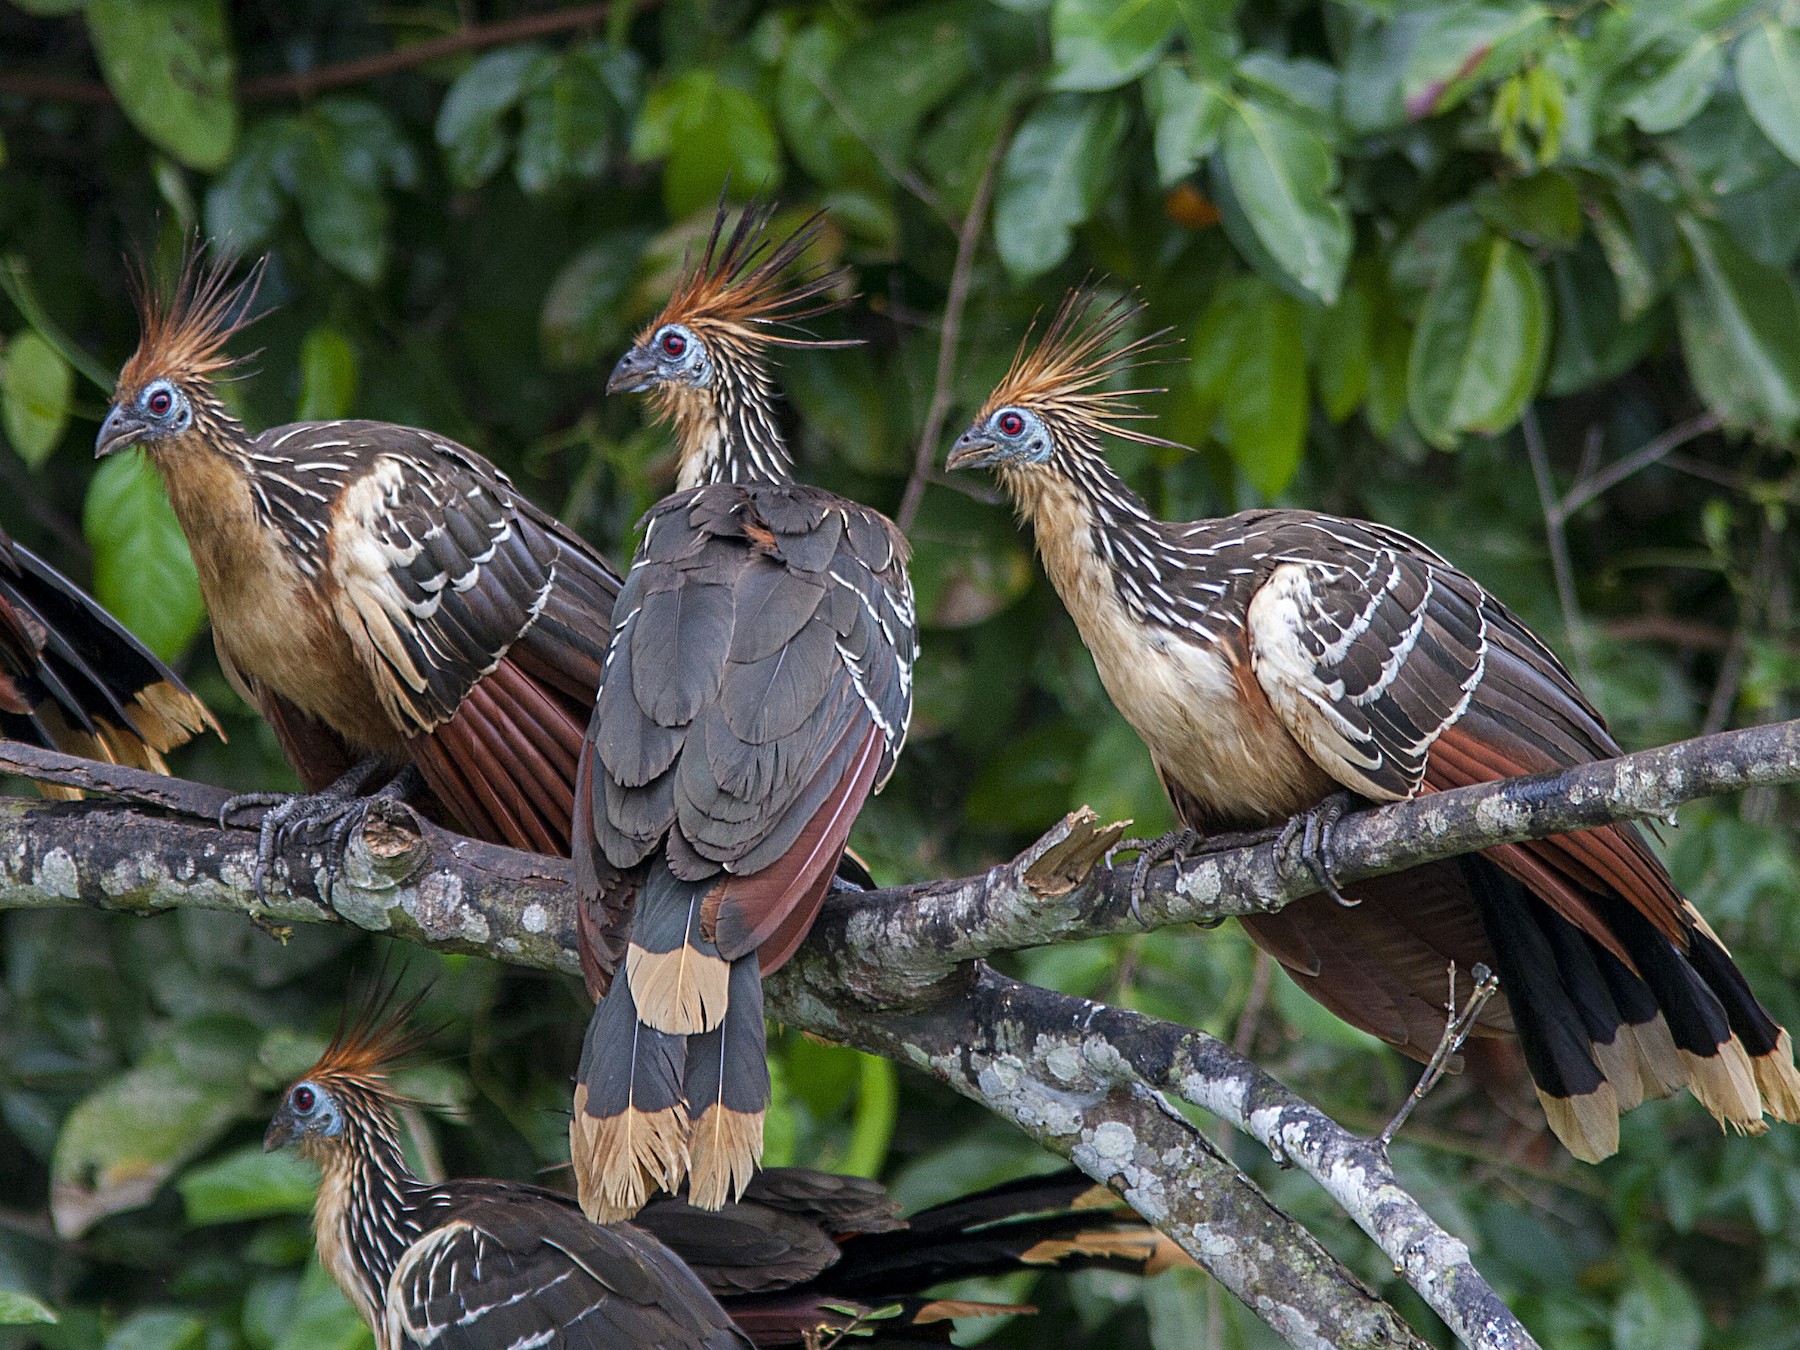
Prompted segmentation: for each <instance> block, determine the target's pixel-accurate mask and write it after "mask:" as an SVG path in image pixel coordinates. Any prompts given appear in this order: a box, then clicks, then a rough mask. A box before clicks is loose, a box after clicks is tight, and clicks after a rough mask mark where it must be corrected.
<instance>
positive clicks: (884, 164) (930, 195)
mask: <svg viewBox="0 0 1800 1350" xmlns="http://www.w3.org/2000/svg"><path fill="white" fill-rule="evenodd" d="M806 78H807V79H809V80H811V81H812V87H813V88H814V89H816V90H818V91H819V96H820V97H821V98H823V99H824V100H825V101H826V102H827V103H829V104H830V105H831V110H832V111H833V112H834V113H836V114H837V115H838V120H839V121H841V122H842V123H843V124H844V125H845V126H846V127H848V128H849V129H850V134H851V135H852V136H854V137H856V139H857V140H859V141H861V142H862V144H863V149H865V150H867V151H868V152H869V153H870V154H871V155H873V156H875V162H876V163H877V164H879V165H881V169H882V172H883V173H885V174H887V176H888V177H889V178H892V179H893V180H894V181H895V182H896V183H898V184H899V185H900V186H901V187H903V188H905V189H906V190H907V191H908V192H910V193H912V195H913V196H915V197H917V198H918V199H919V201H920V202H922V203H923V204H924V205H925V206H926V207H927V208H929V209H930V210H931V211H933V212H935V213H936V215H937V216H938V218H939V219H940V220H942V221H943V222H944V224H946V225H949V226H951V227H952V228H954V227H955V222H953V221H952V220H951V219H950V213H949V212H948V211H947V210H945V209H944V202H943V199H942V198H941V197H939V196H938V195H937V193H935V192H933V191H932V190H931V184H929V183H927V182H926V181H925V180H924V179H923V178H921V177H919V175H918V174H916V173H914V172H913V171H912V170H911V169H909V168H907V167H906V165H904V164H902V163H900V161H899V160H897V159H895V158H894V157H893V156H892V155H891V154H889V153H888V151H887V147H886V146H884V145H882V144H881V142H880V141H878V140H876V139H875V137H874V136H872V135H871V134H870V133H869V130H868V128H866V127H864V126H863V124H862V123H861V122H860V121H858V120H857V117H856V114H855V113H853V112H851V111H850V105H849V104H847V103H845V102H844V98H843V95H842V94H840V93H838V91H837V90H835V89H833V88H832V87H831V85H830V84H828V83H827V82H826V81H825V79H824V77H823V76H822V75H821V74H820V73H819V72H818V71H817V70H808V71H807V72H806Z"/></svg>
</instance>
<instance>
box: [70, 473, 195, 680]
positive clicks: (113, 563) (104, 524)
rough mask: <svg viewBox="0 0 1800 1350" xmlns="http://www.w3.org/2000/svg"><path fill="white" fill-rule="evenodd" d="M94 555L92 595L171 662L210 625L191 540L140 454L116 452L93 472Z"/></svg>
mask: <svg viewBox="0 0 1800 1350" xmlns="http://www.w3.org/2000/svg"><path fill="white" fill-rule="evenodd" d="M81 527H82V533H84V534H85V535H86V536H87V541H88V545H89V547H91V548H92V549H93V551H94V594H95V595H96V596H98V597H99V599H100V603H101V604H103V605H105V606H106V607H107V609H109V610H111V611H112V613H113V614H114V615H115V616H116V617H117V618H118V619H119V621H120V622H121V623H123V624H124V625H125V626H126V627H127V628H129V629H131V631H132V632H134V633H136V634H137V635H138V636H139V637H140V638H142V639H143V640H144V642H145V643H146V644H148V645H149V647H150V649H151V650H152V651H154V652H156V653H157V655H159V656H161V657H162V658H163V659H165V660H170V661H172V660H174V659H175V658H176V657H177V656H179V655H180V654H181V653H182V652H183V651H185V650H186V649H187V645H188V644H189V643H190V642H192V641H193V640H194V638H195V637H197V636H198V635H199V632H200V629H201V627H202V626H203V625H204V624H205V622H206V606H205V605H204V604H203V603H202V602H201V599H200V579H199V577H198V575H197V574H196V573H195V571H194V560H193V557H192V556H191V555H190V554H189V553H188V546H187V537H186V536H185V535H183V534H182V532H181V526H180V524H179V523H178V522H177V521H176V519H175V512H174V510H173V509H172V508H171V507H170V506H169V499H168V497H167V496H166V495H165V494H164V493H163V487H162V480H161V479H160V478H159V477H158V476H157V473H156V470H155V469H153V468H152V467H151V466H150V463H149V461H148V460H147V459H145V458H144V455H143V453H142V452H141V451H136V450H134V451H130V452H128V453H125V454H119V455H114V456H113V457H112V458H111V459H108V460H106V461H104V462H103V463H102V464H101V465H100V467H99V468H98V469H96V470H95V471H94V478H93V481H92V482H91V483H90V484H89V485H88V494H87V505H86V507H85V509H84V511H83V513H82V521H81Z"/></svg>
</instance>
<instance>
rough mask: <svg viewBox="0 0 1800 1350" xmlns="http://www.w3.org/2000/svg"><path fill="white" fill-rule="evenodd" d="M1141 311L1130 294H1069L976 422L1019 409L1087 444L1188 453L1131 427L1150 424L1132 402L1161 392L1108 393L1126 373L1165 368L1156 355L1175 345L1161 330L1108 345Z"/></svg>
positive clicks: (1031, 332)
mask: <svg viewBox="0 0 1800 1350" xmlns="http://www.w3.org/2000/svg"><path fill="white" fill-rule="evenodd" d="M1145 308H1146V307H1145V305H1144V302H1143V301H1142V300H1139V299H1138V298H1137V297H1136V295H1135V294H1129V293H1128V294H1126V295H1122V296H1118V297H1116V298H1113V299H1110V300H1109V299H1107V298H1106V297H1105V296H1104V295H1102V294H1101V293H1100V292H1099V291H1098V290H1097V289H1096V288H1095V287H1094V286H1092V285H1091V284H1084V285H1082V286H1080V287H1077V288H1076V289H1074V290H1072V291H1070V292H1069V293H1068V294H1067V295H1065V296H1064V297H1063V300H1062V303H1061V304H1060V305H1058V306H1057V308H1056V313H1055V314H1054V315H1053V316H1052V317H1051V319H1050V323H1049V326H1048V327H1046V328H1045V329H1044V333H1043V336H1042V337H1041V338H1036V333H1035V329H1036V327H1037V324H1036V321H1035V320H1034V321H1033V323H1032V327H1031V329H1028V330H1027V331H1026V334H1025V337H1024V339H1023V340H1022V341H1021V342H1020V343H1019V351H1018V355H1016V356H1014V357H1013V362H1012V366H1011V367H1010V368H1009V369H1008V370H1007V372H1006V375H1005V376H1004V377H1003V378H1002V379H1001V381H1000V383H999V384H998V385H996V386H995V387H994V391H993V393H991V394H989V395H988V398H987V402H986V403H985V404H983V405H982V409H981V414H980V417H979V418H978V419H977V420H978V421H979V420H982V419H985V418H987V417H988V416H990V415H991V414H992V413H993V412H995V411H996V410H997V409H1000V408H1005V407H1024V408H1030V409H1031V410H1032V411H1034V412H1036V413H1038V414H1039V415H1041V416H1046V417H1048V418H1050V419H1052V420H1056V421H1060V422H1062V423H1064V424H1065V425H1069V426H1072V427H1074V428H1079V429H1080V430H1082V431H1084V432H1086V433H1088V434H1089V435H1091V436H1096V437H1097V436H1100V435H1112V436H1117V437H1119V438H1120V439H1122V440H1127V441H1136V442H1138V443H1139V444H1140V445H1165V446H1170V447H1172V448H1174V449H1178V450H1181V449H1186V448H1187V447H1186V446H1183V445H1181V444H1180V443H1179V442H1177V441H1170V440H1165V439H1164V438H1163V437H1161V436H1157V435H1155V434H1153V433H1151V432H1148V431H1142V430H1139V429H1138V428H1137V427H1135V426H1133V425H1131V424H1132V423H1133V422H1140V421H1148V420H1150V419H1151V417H1152V416H1153V414H1151V413H1147V412H1145V411H1144V410H1143V409H1142V408H1140V407H1138V405H1137V404H1136V402H1134V400H1135V399H1137V398H1139V397H1140V396H1142V395H1144V394H1160V393H1162V392H1163V391H1162V390H1161V389H1160V388H1155V387H1145V388H1141V389H1109V388H1107V383H1108V381H1110V380H1112V379H1113V378H1114V377H1115V376H1117V375H1120V374H1122V373H1123V372H1125V371H1128V370H1136V369H1138V368H1140V367H1142V366H1149V365H1156V364H1158V363H1159V362H1162V361H1166V360H1168V359H1169V358H1167V357H1165V356H1161V355H1159V353H1162V352H1164V351H1166V350H1168V349H1169V348H1171V347H1174V346H1175V345H1176V342H1175V339H1173V338H1171V337H1170V336H1169V333H1170V330H1169V329H1167V328H1162V329H1158V330H1157V331H1156V332H1154V333H1146V334H1144V335H1143V336H1142V337H1136V338H1132V339H1130V340H1129V341H1126V342H1118V343H1117V345H1116V346H1115V345H1114V343H1115V342H1117V339H1118V338H1119V337H1120V336H1121V335H1122V334H1123V333H1124V332H1125V330H1126V328H1127V326H1128V325H1130V323H1131V321H1132V320H1133V319H1135V318H1137V316H1138V315H1140V314H1142V313H1143V312H1144V309H1145ZM1034 338H1036V340H1035V341H1034V340H1033V339H1034Z"/></svg>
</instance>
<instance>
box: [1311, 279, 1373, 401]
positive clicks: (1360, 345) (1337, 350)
mask: <svg viewBox="0 0 1800 1350" xmlns="http://www.w3.org/2000/svg"><path fill="white" fill-rule="evenodd" d="M1374 326H1375V307H1374V302H1373V300H1372V298H1371V296H1370V283H1369V282H1368V281H1367V280H1366V279H1357V278H1353V279H1352V280H1351V282H1350V284H1349V285H1347V286H1345V287H1344V291H1343V294H1342V295H1340V296H1339V297H1338V302H1337V303H1336V304H1335V305H1333V306H1332V307H1331V308H1330V309H1328V310H1326V311H1325V312H1324V313H1323V314H1322V315H1321V316H1320V317H1319V330H1318V339H1317V346H1316V349H1315V352H1314V358H1313V369H1314V372H1315V377H1316V379H1317V382H1318V387H1319V402H1320V403H1321V404H1322V405H1323V406H1324V409H1325V415H1326V416H1327V417H1328V418H1330V419H1331V420H1332V421H1333V422H1342V421H1343V420H1344V419H1345V418H1346V417H1348V416H1350V414H1351V413H1353V412H1355V411H1356V410H1357V408H1358V407H1360V406H1361V405H1362V401H1363V399H1364V397H1365V396H1366V395H1367V394H1368V392H1369V377H1370V374H1371V372H1372V370H1373V362H1372V359H1371V355H1370V349H1371V347H1372V345H1373V343H1374V336H1375V335H1374Z"/></svg>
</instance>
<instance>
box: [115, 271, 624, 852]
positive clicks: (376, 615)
mask: <svg viewBox="0 0 1800 1350" xmlns="http://www.w3.org/2000/svg"><path fill="white" fill-rule="evenodd" d="M259 275H260V268H259V269H257V270H255V271H252V272H251V273H250V275H249V277H248V278H247V279H246V280H245V281H244V282H243V283H242V284H241V285H237V286H234V285H232V284H231V282H230V279H229V268H228V266H227V265H226V263H225V262H224V261H223V260H221V259H217V258H215V259H213V260H212V261H210V262H209V261H207V260H206V259H205V258H204V257H203V256H202V255H201V254H199V253H198V252H196V253H194V254H193V255H191V256H190V257H189V259H188V261H187V263H186V265H185V266H184V268H183V270H182V274H181V276H180V279H179V281H178V283H177V284H176V286H175V287H174V290H173V294H172V295H166V296H165V295H159V294H158V293H157V291H156V289H155V288H154V287H152V286H151V285H149V284H148V282H147V281H140V284H139V286H138V288H137V299H138V305H139V311H140V320H141V324H142V329H143V336H142V339H141V341H140V342H139V345H138V349H137V352H136V353H135V354H134V355H133V356H132V357H131V359H130V360H129V361H127V362H126V364H125V367H124V369H123V370H122V371H120V373H119V382H118V387H117V389H116V391H115V393H114V402H113V406H112V410H111V411H110V412H109V413H108V414H107V418H106V422H105V425H104V426H102V427H101V430H100V435H99V440H98V443H97V446H96V450H95V453H96V454H97V455H110V454H116V453H117V452H119V451H120V450H123V449H124V448H126V447H127V446H131V445H142V446H143V447H144V448H145V450H146V451H147V452H148V453H149V455H150V458H151V460H152V462H154V463H155V465H156V467H157V469H158V470H159V471H160V472H161V474H162V477H163V481H164V483H165V484H166V485H167V486H168V490H169V500H170V502H171V503H172V504H173V506H174V508H175V514H176V516H177V518H178V519H179V520H180V522H181V526H182V529H183V530H184V531H185V532H186V534H187V538H188V543H189V546H190V548H191V549H192V551H193V555H194V564H195V566H196V568H197V569H198V571H199V574H200V589H201V594H202V595H203V597H204V598H205V600H206V606H207V610H208V612H209V613H210V614H211V616H212V623H213V635H214V640H215V642H216V644H217V646H218V649H219V659H220V663H221V664H222V665H223V666H224V667H225V669H226V671H227V673H228V674H229V675H231V676H232V678H233V680H234V681H235V682H236V683H237V684H238V686H239V688H240V689H241V690H242V691H243V692H244V694H245V696H246V698H247V699H248V700H249V701H250V702H251V703H253V704H254V705H256V706H257V707H258V708H260V709H261V711H262V713H263V715H264V716H265V717H266V718H267V719H268V721H269V723H270V725H271V726H273V727H274V729H275V733H276V736H277V737H278V738H279V740H280V741H281V744H282V748H283V749H284V751H285V752H286V754H287V757H288V759H289V761H290V762H291V763H292V765H293V767H294V770H295V772H296V773H297V774H298V775H299V777H300V780H301V782H302V783H303V784H304V785H305V787H306V788H307V790H308V791H309V792H313V793H318V794H319V795H318V796H316V797H310V798H309V797H300V798H292V799H286V800H282V799H280V798H275V797H259V798H258V799H248V798H247V799H241V800H243V801H244V802H245V803H246V804H252V802H253V800H254V804H262V805H271V804H274V803H276V802H279V803H280V804H279V805H276V806H275V809H274V810H272V811H270V812H269V813H267V814H266V815H265V817H264V821H263V825H264V832H263V841H262V844H263V848H262V855H261V856H262V862H261V865H260V866H259V869H258V882H259V885H260V882H261V876H262V872H263V870H264V869H265V868H266V866H267V863H268V859H269V857H270V856H271V854H272V849H273V845H274V838H275V832H276V831H277V830H279V829H285V828H289V827H291V826H293V825H295V824H297V823H298V822H300V821H302V820H311V821H313V822H315V823H326V822H329V821H331V820H333V819H339V820H341V819H342V817H343V816H344V815H345V813H346V812H347V810H348V809H349V807H350V805H351V804H352V803H353V802H354V800H355V797H354V794H355V793H356V792H358V791H360V790H362V789H363V788H364V787H365V786H367V785H369V784H370V783H372V782H373V781H375V778H376V776H377V775H378V774H382V773H389V774H391V773H392V772H393V771H395V770H399V769H401V768H403V767H405V766H408V765H410V766H412V767H413V768H415V769H416V770H417V773H418V775H419V776H420V777H421V778H422V779H423V781H424V784H425V786H426V787H427V788H429V790H430V793H431V796H432V797H433V798H435V801H436V803H437V804H438V806H439V807H441V810H442V813H443V815H444V816H445V817H447V820H448V823H450V824H452V825H454V826H455V827H456V828H458V829H460V830H462V831H463V832H464V833H467V834H471V835H475V836H478V837H480V838H483V839H488V840H492V841H494V842H497V843H503V844H511V845H513V846H515V847H519V848H527V849H534V850H537V851H540V852H546V853H562V854H565V855H566V854H567V852H568V848H569V822H570V813H571V809H572V802H573V792H574V783H575V769H576V764H577V761H578V759H579V756H580V752H581V745H582V737H583V733H584V731H585V729H586V726H587V720H588V714H589V713H590V711H591V710H592V707H593V701H594V692H595V690H596V689H597V688H598V687H599V684H600V664H601V661H602V659H603V657H604V655H605V651H606V643H607V638H608V635H609V633H610V631H611V620H612V607H613V601H614V599H615V597H616V596H617V594H618V585H619V583H618V577H617V574H616V573H615V572H614V571H613V570H612V568H611V567H610V566H608V564H607V563H606V561H605V560H604V559H603V558H601V557H600V556H599V554H598V553H596V552H595V550H594V549H593V548H591V547H590V546H589V545H588V544H587V543H585V542H584V541H583V540H582V539H580V538H579V537H578V536H576V535H575V534H574V533H573V532H572V531H570V530H568V529H566V528H564V527H563V526H562V525H560V524H559V523H557V521H555V520H554V519H552V518H551V517H550V516H549V515H548V514H546V513H545V512H543V511H540V510H539V509H537V508H536V507H535V506H533V505H532V504H531V503H530V502H529V501H527V500H526V499H525V498H524V497H523V496H521V495H520V494H519V492H518V491H517V489H515V488H514V487H513V486H512V484H511V483H510V482H509V481H508V480H507V478H506V476H505V475H504V474H502V473H501V472H500V471H499V470H498V469H496V468H495V467H494V466H493V465H492V464H490V463H488V461H487V460H485V459H483V458H482V457H481V456H479V455H477V454H475V453H474V452H473V451H470V450H466V449H464V448H463V447H462V446H460V445H457V444H455V443H453V442H451V441H449V440H446V439H444V438H443V437H441V436H436V435H433V434H432V433H430V432H427V431H419V430H415V429H413V428H411V427H403V426H394V425H390V424H388V423H383V422H364V421H338V422H299V423H294V424H292V425H289V426H281V427H275V428H273V429H271V430H268V431H265V432H263V433H262V434H261V435H257V436H252V435H251V434H250V433H249V432H248V431H246V430H245V429H244V427H243V426H241V425H240V424H239V423H238V421H237V420H236V419H235V418H234V417H233V416H232V415H231V413H230V412H229V411H228V410H227V408H226V406H225V404H224V403H223V402H222V401H221V400H220V398H219V394H218V391H217V387H216V386H217V383H218V381H219V380H220V379H221V377H223V376H225V375H226V374H227V373H228V372H229V371H230V369H231V368H232V367H233V366H234V365H235V364H236V362H235V361H234V359H233V358H232V357H230V356H229V355H227V354H226V352H225V344H226V342H227V340H228V339H229V338H230V337H231V336H232V335H233V334H234V333H236V332H237V331H238V330H239V329H240V328H241V327H243V326H244V324H245V323H246V322H247V320H248V311H249V308H250V306H251V304H252V302H253V301H254V298H255V291H256V284H257V280H258V277H259Z"/></svg>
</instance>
